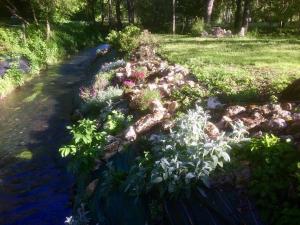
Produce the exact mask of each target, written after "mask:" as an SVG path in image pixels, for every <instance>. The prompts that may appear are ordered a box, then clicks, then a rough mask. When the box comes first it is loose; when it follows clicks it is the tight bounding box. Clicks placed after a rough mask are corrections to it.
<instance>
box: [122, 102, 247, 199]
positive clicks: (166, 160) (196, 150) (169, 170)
mask: <svg viewBox="0 0 300 225" xmlns="http://www.w3.org/2000/svg"><path fill="white" fill-rule="evenodd" d="M209 119H210V116H209V114H208V113H207V112H205V111H204V110H203V108H202V107H200V106H196V109H194V110H189V111H188V113H187V114H186V115H184V116H183V117H181V118H180V119H179V120H178V121H177V123H176V126H175V129H174V130H173V131H172V132H171V133H170V134H169V135H161V136H160V138H159V140H158V141H156V142H155V143H154V146H155V147H154V148H153V150H152V153H151V157H149V153H147V158H149V159H150V160H145V159H147V158H145V157H144V158H142V159H140V163H139V165H138V166H137V167H135V168H134V169H133V173H131V174H132V176H135V177H132V178H130V179H129V180H128V186H127V190H130V189H131V191H138V190H141V186H140V185H141V183H145V186H147V187H144V189H145V188H146V190H149V189H151V188H152V187H155V186H159V189H160V192H161V193H162V194H165V193H166V192H168V193H170V194H172V193H177V192H178V191H182V190H183V189H189V188H190V187H191V185H192V184H193V183H195V182H198V181H202V182H203V183H204V184H206V185H208V177H209V175H210V173H211V172H212V171H214V170H215V169H216V168H217V167H218V166H220V167H222V166H223V163H224V162H228V161H230V156H229V151H230V149H231V145H232V144H234V143H239V142H241V141H243V140H245V136H246V135H247V131H246V129H245V128H244V126H243V124H242V123H241V122H237V123H234V124H232V129H233V131H232V132H229V133H225V132H222V133H220V135H218V136H217V137H213V138H212V137H211V136H210V135H209V134H208V133H207V132H206V128H207V124H208V123H209ZM156 140H157V138H156ZM150 161H151V162H150ZM149 167H150V168H149ZM146 173H148V174H146ZM136 176H140V177H139V178H140V179H139V178H138V177H136ZM143 179H144V180H145V179H146V181H145V182H141V181H142V180H143ZM147 179H148V180H147ZM132 181H134V183H136V182H137V181H138V182H139V183H136V185H135V184H134V183H133V182H132Z"/></svg>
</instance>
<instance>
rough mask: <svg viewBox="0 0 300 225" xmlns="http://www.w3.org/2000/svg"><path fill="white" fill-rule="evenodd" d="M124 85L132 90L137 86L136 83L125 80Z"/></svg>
mask: <svg viewBox="0 0 300 225" xmlns="http://www.w3.org/2000/svg"><path fill="white" fill-rule="evenodd" d="M123 85H124V86H126V87H128V88H132V87H133V86H134V85H135V83H134V82H133V81H132V80H125V81H124V82H123Z"/></svg>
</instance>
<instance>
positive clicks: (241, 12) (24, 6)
mask: <svg viewBox="0 0 300 225" xmlns="http://www.w3.org/2000/svg"><path fill="white" fill-rule="evenodd" d="M0 1H1V5H0V16H2V17H9V16H13V17H15V18H18V19H19V20H21V21H23V22H24V23H33V22H34V23H36V24H39V23H45V24H47V27H48V29H50V23H51V22H56V21H64V20H81V21H82V20H84V21H88V22H95V21H98V22H101V23H102V24H104V23H106V24H108V25H110V26H114V27H117V28H121V27H122V26H123V25H124V24H125V23H138V24H140V25H142V26H143V27H145V28H148V29H151V30H154V31H171V30H173V32H174V33H175V32H177V33H181V32H186V31H188V30H189V28H190V26H191V25H192V24H193V22H194V21H195V20H196V19H197V18H203V19H204V21H205V23H206V24H207V25H214V24H222V26H226V27H231V28H234V31H236V32H239V31H240V30H241V28H242V27H243V28H244V29H246V30H247V28H248V24H249V22H252V23H261V24H262V23H265V24H268V25H269V26H281V27H285V26H287V25H288V24H291V23H294V22H298V23H299V21H300V1H299V0H197V1H195V0H0Z"/></svg>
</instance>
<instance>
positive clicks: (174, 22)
mask: <svg viewBox="0 0 300 225" xmlns="http://www.w3.org/2000/svg"><path fill="white" fill-rule="evenodd" d="M172 30H173V34H175V33H176V0H173V29H172Z"/></svg>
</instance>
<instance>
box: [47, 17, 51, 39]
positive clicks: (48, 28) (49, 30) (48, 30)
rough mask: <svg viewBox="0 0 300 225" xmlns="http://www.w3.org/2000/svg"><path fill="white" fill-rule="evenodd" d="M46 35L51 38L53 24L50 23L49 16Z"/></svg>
mask: <svg viewBox="0 0 300 225" xmlns="http://www.w3.org/2000/svg"><path fill="white" fill-rule="evenodd" d="M46 37H47V40H49V38H50V37H51V25H50V22H49V19H48V16H47V18H46Z"/></svg>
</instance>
